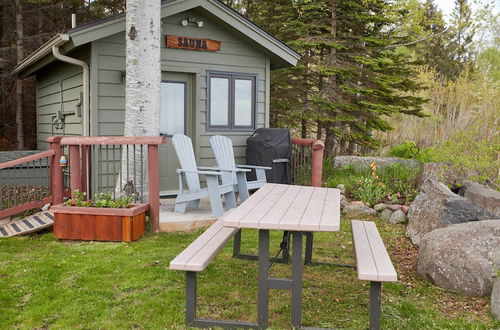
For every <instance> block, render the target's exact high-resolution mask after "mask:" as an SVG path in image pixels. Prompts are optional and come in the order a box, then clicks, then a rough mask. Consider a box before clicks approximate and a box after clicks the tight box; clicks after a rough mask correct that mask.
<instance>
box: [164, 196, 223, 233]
mask: <svg viewBox="0 0 500 330" xmlns="http://www.w3.org/2000/svg"><path fill="white" fill-rule="evenodd" d="M174 204H175V198H161V199H160V231H162V232H174V231H191V230H195V229H198V228H205V227H209V226H210V225H212V224H213V223H214V222H215V221H217V218H215V217H214V216H213V215H212V209H211V208H210V201H209V199H208V198H204V199H202V200H201V201H200V207H199V208H198V209H188V210H187V211H186V213H178V212H174Z"/></svg>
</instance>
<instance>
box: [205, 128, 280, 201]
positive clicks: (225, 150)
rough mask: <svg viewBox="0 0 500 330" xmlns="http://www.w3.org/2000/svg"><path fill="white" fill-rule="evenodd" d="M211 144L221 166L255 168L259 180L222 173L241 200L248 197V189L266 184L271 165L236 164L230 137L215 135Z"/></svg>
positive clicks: (225, 182) (224, 179)
mask: <svg viewBox="0 0 500 330" xmlns="http://www.w3.org/2000/svg"><path fill="white" fill-rule="evenodd" d="M210 145H211V146H212V150H213V152H214V155H215V159H216V161H217V166H218V167H220V168H243V169H249V170H254V171H255V173H256V175H257V180H254V181H247V179H246V176H236V175H235V173H231V172H225V173H223V174H222V175H221V178H222V183H223V184H233V185H234V190H235V191H236V192H238V193H239V195H240V201H242V202H243V201H244V200H246V199H247V198H248V196H249V195H248V191H249V190H254V189H258V188H260V187H262V186H263V185H265V184H266V182H267V181H266V172H265V171H266V170H270V169H271V167H267V166H255V165H236V162H235V160H234V151H233V141H232V140H231V139H230V138H227V137H225V136H221V135H215V136H212V137H211V138H210Z"/></svg>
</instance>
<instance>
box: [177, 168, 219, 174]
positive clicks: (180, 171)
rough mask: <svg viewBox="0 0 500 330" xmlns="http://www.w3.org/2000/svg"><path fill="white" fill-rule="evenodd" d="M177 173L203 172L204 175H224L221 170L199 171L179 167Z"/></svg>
mask: <svg viewBox="0 0 500 330" xmlns="http://www.w3.org/2000/svg"><path fill="white" fill-rule="evenodd" d="M177 173H179V174H181V173H196V174H203V175H217V176H219V175H222V173H221V172H212V171H198V170H184V169H180V168H179V169H177Z"/></svg>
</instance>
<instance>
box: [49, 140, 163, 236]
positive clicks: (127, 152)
mask: <svg viewBox="0 0 500 330" xmlns="http://www.w3.org/2000/svg"><path fill="white" fill-rule="evenodd" d="M49 142H50V143H51V148H52V150H54V152H56V153H58V154H59V158H60V156H61V155H62V154H63V152H62V150H63V148H68V153H67V154H66V155H65V156H66V157H67V158H68V165H69V166H68V167H67V169H66V170H65V171H66V175H67V176H69V187H70V191H71V193H72V196H74V192H75V191H80V192H82V193H86V194H87V196H89V198H92V196H93V195H94V194H96V193H97V194H98V193H110V194H111V195H112V196H113V197H116V196H117V195H119V194H125V193H126V194H127V195H134V196H136V201H137V202H146V201H147V202H148V203H149V210H150V217H151V222H152V226H153V230H154V231H158V230H159V217H160V199H159V191H160V190H159V184H160V182H159V179H160V174H159V157H158V146H159V145H160V144H163V143H165V142H166V140H165V138H163V137H97V136H91V137H82V136H66V137H53V138H52V139H51V140H49ZM59 158H58V159H59ZM52 165H53V166H52V167H53V168H58V170H59V172H60V173H63V171H61V169H60V166H59V164H58V163H57V164H55V163H53V164H52ZM145 173H147V175H146V174H145ZM53 184H54V186H55V187H54V190H58V192H59V194H58V195H57V198H56V196H54V203H58V202H62V194H61V190H62V189H61V188H59V187H62V186H63V175H62V174H61V175H58V176H57V178H56V181H55V182H53Z"/></svg>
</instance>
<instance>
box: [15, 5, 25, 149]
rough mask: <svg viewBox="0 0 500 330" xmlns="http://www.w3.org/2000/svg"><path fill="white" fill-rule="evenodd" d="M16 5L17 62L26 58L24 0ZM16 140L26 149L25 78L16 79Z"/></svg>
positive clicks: (21, 147) (20, 147) (18, 146)
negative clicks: (24, 118) (24, 115)
mask: <svg viewBox="0 0 500 330" xmlns="http://www.w3.org/2000/svg"><path fill="white" fill-rule="evenodd" d="M15 6H16V39H17V44H16V48H17V63H19V62H21V61H22V60H23V59H24V45H23V39H24V30H23V5H22V0H16V1H15ZM16 130H17V135H16V140H17V149H18V150H22V149H24V120H23V80H22V79H17V80H16Z"/></svg>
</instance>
